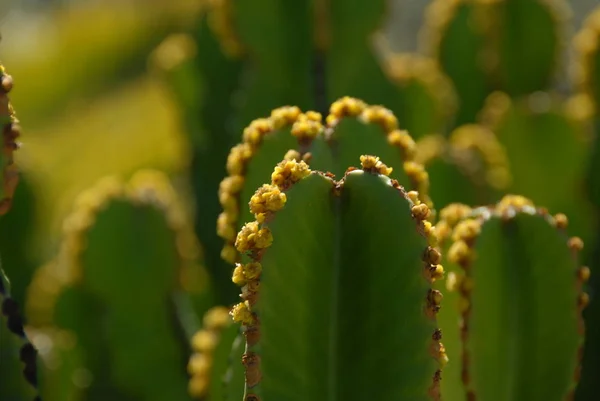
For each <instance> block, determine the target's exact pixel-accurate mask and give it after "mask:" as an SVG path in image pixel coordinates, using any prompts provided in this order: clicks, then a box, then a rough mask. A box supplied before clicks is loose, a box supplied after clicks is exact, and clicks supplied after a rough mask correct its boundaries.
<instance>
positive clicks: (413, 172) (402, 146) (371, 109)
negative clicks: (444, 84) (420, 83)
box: [325, 96, 433, 208]
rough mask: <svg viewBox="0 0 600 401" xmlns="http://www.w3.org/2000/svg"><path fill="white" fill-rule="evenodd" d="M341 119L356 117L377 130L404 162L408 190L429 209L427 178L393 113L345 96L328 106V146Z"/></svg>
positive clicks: (408, 139) (412, 141)
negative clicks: (409, 186) (374, 126)
mask: <svg viewBox="0 0 600 401" xmlns="http://www.w3.org/2000/svg"><path fill="white" fill-rule="evenodd" d="M345 118H356V119H358V120H359V121H361V122H363V123H364V124H374V125H377V126H379V127H380V128H381V130H382V131H383V134H384V135H385V138H386V140H387V142H388V144H389V145H391V146H392V147H394V148H396V149H397V150H398V151H399V153H400V157H401V158H402V160H403V161H404V164H403V170H404V173H405V174H406V175H407V176H408V178H409V180H410V184H411V187H412V188H414V189H415V190H416V191H418V192H419V196H420V198H421V199H422V200H423V202H424V203H425V204H427V205H428V206H429V207H430V208H433V201H432V200H431V198H430V197H429V175H428V174H427V171H425V168H424V167H423V165H422V164H420V163H418V162H417V161H416V160H415V156H416V144H415V141H414V139H413V138H412V137H411V136H410V134H409V133H408V131H406V130H401V129H399V128H398V119H397V118H396V116H395V115H394V113H393V112H392V111H391V110H389V109H387V108H385V107H383V106H377V105H368V104H366V103H365V102H363V101H362V100H360V99H356V98H352V97H347V96H346V97H343V98H340V99H338V100H337V101H335V102H334V103H332V105H331V107H330V109H329V115H328V116H327V118H326V123H327V124H326V130H325V135H326V139H327V140H328V141H330V143H331V142H333V141H335V137H334V133H335V129H336V126H338V125H339V124H340V123H341V122H342V119H345Z"/></svg>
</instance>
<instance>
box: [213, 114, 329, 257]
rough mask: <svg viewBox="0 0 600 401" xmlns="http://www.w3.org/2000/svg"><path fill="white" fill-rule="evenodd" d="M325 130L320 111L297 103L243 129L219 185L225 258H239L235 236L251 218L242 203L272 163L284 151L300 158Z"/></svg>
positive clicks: (270, 167) (262, 178)
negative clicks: (225, 175) (309, 109)
mask: <svg viewBox="0 0 600 401" xmlns="http://www.w3.org/2000/svg"><path fill="white" fill-rule="evenodd" d="M322 130H323V125H322V124H321V115H320V114H319V113H315V112H308V113H302V112H301V111H300V109H299V108H298V107H281V108H278V109H275V110H273V111H272V112H271V116H270V117H269V118H261V119H257V120H254V121H253V122H252V123H250V125H249V126H248V127H247V128H245V129H244V133H243V137H242V139H243V142H242V143H241V144H239V145H237V146H235V147H233V148H232V149H231V152H230V153H229V157H228V158H227V173H228V174H229V175H228V176H227V177H226V178H225V179H224V180H223V181H222V182H221V185H220V188H219V200H220V202H221V206H222V208H223V212H222V213H221V214H220V215H219V218H218V221H217V232H218V234H219V236H220V237H221V238H223V239H225V240H226V244H225V247H224V248H223V251H222V253H221V255H222V257H223V259H225V260H226V261H228V262H230V263H234V262H236V261H237V260H238V253H237V251H236V250H235V247H234V242H235V236H236V233H237V231H238V230H239V229H240V227H241V225H242V224H243V223H244V222H246V221H249V220H251V218H252V214H251V213H249V212H248V211H247V209H246V208H242V207H241V204H243V203H245V202H247V201H248V200H249V199H250V197H251V196H252V194H253V193H254V190H255V188H256V187H258V186H259V185H260V184H261V183H262V182H264V180H265V179H267V178H268V177H269V175H270V173H271V171H272V169H273V165H275V164H276V163H277V162H278V161H279V160H281V157H282V156H283V155H285V154H286V153H289V154H288V157H289V158H292V159H293V158H298V159H300V158H301V153H300V152H302V153H304V151H305V150H306V147H307V145H308V144H309V143H310V141H312V139H313V138H314V137H315V136H316V135H317V134H319V133H321V132H322ZM293 149H298V150H299V151H294V150H293ZM289 150H292V151H291V152H288V151H289Z"/></svg>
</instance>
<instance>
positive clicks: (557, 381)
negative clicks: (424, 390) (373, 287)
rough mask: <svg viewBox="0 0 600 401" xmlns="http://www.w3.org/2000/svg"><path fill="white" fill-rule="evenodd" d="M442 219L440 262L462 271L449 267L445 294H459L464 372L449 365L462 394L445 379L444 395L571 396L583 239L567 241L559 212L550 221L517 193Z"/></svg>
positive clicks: (579, 331)
mask: <svg viewBox="0 0 600 401" xmlns="http://www.w3.org/2000/svg"><path fill="white" fill-rule="evenodd" d="M442 214H443V215H445V217H446V218H447V219H448V220H446V221H447V222H448V221H449V222H450V223H451V224H448V225H449V226H454V229H453V232H452V241H453V243H452V245H451V246H450V248H449V250H448V254H447V256H448V260H449V262H450V263H451V265H457V266H460V268H461V269H460V270H458V269H453V268H452V267H449V269H450V271H451V273H449V274H451V277H452V280H451V281H452V283H451V288H449V290H452V291H458V294H459V297H458V305H456V306H458V310H459V311H460V314H461V316H460V318H459V320H460V321H461V324H460V333H459V335H460V338H461V339H462V341H463V344H462V350H461V358H462V369H461V370H460V373H459V371H458V368H459V367H458V365H456V366H454V368H453V369H449V372H448V374H450V375H452V376H454V377H452V378H453V379H454V378H456V377H459V376H460V377H461V378H462V382H463V384H464V386H465V389H464V390H463V389H460V388H457V387H456V385H455V384H456V382H454V383H453V382H452V381H451V380H450V381H448V386H447V390H448V393H450V394H451V395H452V396H451V397H450V398H451V399H452V397H456V399H460V398H464V392H465V390H466V394H467V399H497V400H514V399H530V400H535V399H540V400H542V399H543V400H546V399H565V398H567V396H572V395H573V394H572V393H573V392H574V388H575V384H576V382H577V381H578V380H579V362H580V361H579V359H580V357H581V354H582V345H583V344H582V343H583V335H584V326H583V320H582V317H581V310H582V309H583V308H584V307H585V306H586V304H587V302H588V295H587V294H586V293H584V292H582V285H583V284H584V283H585V281H586V280H587V279H588V277H589V274H590V270H589V268H588V267H585V266H584V267H580V266H579V265H578V263H580V262H579V259H578V254H579V251H581V249H582V247H583V242H582V241H581V239H580V238H578V237H572V238H568V237H567V236H566V235H565V229H566V227H567V218H566V216H565V215H564V214H557V215H555V216H551V215H549V214H548V212H547V211H546V210H545V209H541V208H536V207H535V206H534V205H533V203H532V202H531V201H530V200H528V199H526V198H523V197H520V196H506V197H504V198H503V199H502V200H501V201H500V202H499V203H498V204H497V205H496V206H495V207H488V208H479V209H473V210H470V208H468V207H467V206H466V205H462V206H461V205H456V206H452V207H450V209H447V210H446V211H443V212H442ZM550 261H551V262H550ZM549 265H552V266H553V270H552V274H548V270H547V267H548V266H549ZM449 266H450V265H449ZM566 282H569V283H571V284H570V285H565V283H566ZM452 287H453V288H452ZM455 301H456V300H455ZM539 305H543V306H542V307H540V306H539ZM452 313H453V311H450V312H449V315H451V314H452ZM454 318H456V317H454ZM548 333H553V334H552V335H548ZM508 339H510V340H508ZM507 340H508V341H510V342H511V344H507V343H506V341H507ZM549 354H551V355H552V356H551V357H549ZM457 393H458V394H457Z"/></svg>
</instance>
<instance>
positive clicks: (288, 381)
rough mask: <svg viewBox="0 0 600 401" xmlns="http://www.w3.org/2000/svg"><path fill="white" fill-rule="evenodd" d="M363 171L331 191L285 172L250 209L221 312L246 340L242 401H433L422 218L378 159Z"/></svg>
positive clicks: (429, 253)
mask: <svg viewBox="0 0 600 401" xmlns="http://www.w3.org/2000/svg"><path fill="white" fill-rule="evenodd" d="M361 166H362V169H360V170H358V169H353V168H350V169H348V171H347V173H346V174H345V175H344V178H343V179H342V180H341V181H338V182H336V181H334V180H333V178H331V177H330V175H326V174H323V173H319V172H315V171H311V170H310V169H309V167H308V165H307V164H306V163H304V162H302V161H300V162H297V161H295V160H284V161H282V162H281V163H279V164H278V165H277V166H276V168H275V170H274V172H273V174H272V180H271V184H268V185H267V184H265V185H263V186H262V187H260V188H259V189H258V190H257V191H256V193H255V194H254V196H253V197H252V198H251V200H250V210H251V211H252V212H253V213H254V214H255V218H256V220H255V221H253V222H251V223H247V224H246V225H245V226H244V227H243V228H242V229H241V230H240V232H239V234H238V236H237V239H236V247H237V250H238V251H239V252H242V253H243V254H244V255H245V256H244V258H243V259H244V260H243V262H242V263H239V264H237V266H236V269H235V270H234V273H233V281H234V282H235V283H236V284H238V285H240V286H242V294H241V296H242V299H243V302H241V303H240V304H238V305H236V306H235V307H234V308H233V309H232V311H231V314H232V316H233V319H234V321H237V322H241V323H242V324H243V332H244V335H245V337H246V350H245V353H244V355H243V356H242V364H243V365H244V367H245V377H246V392H245V396H244V400H247V401H249V400H257V399H277V400H300V399H302V400H304V399H314V400H329V401H331V400H338V399H339V400H342V399H343V400H364V399H399V398H403V397H408V398H410V399H414V400H427V399H434V400H438V399H439V382H440V380H441V374H440V365H443V364H444V363H445V360H446V358H445V351H444V347H443V345H442V344H441V343H440V340H441V332H440V331H439V330H438V329H437V328H436V323H435V315H436V313H437V311H438V310H439V308H440V301H441V297H442V296H441V294H440V293H439V292H438V291H434V290H432V289H431V283H432V282H433V281H435V280H436V279H439V278H441V276H442V274H443V268H442V267H441V265H439V259H440V254H439V253H438V252H437V251H435V250H434V249H433V248H432V247H431V246H429V245H428V242H429V243H432V244H433V245H435V236H434V235H433V234H432V232H433V231H432V227H431V224H430V223H429V222H428V221H427V220H426V219H427V218H428V217H429V214H430V210H429V208H428V207H427V205H425V204H424V203H421V202H420V201H419V200H418V198H417V194H416V193H414V192H413V193H406V192H405V191H404V189H403V188H402V187H401V186H400V185H399V184H398V183H397V181H395V180H391V179H390V178H388V177H387V176H388V175H389V174H390V173H391V168H390V167H388V166H386V165H385V164H383V163H382V162H381V161H380V160H379V158H377V157H373V156H362V157H361ZM374 226H377V227H378V229H377V230H374V229H372V227H374ZM394 316H402V318H401V319H395V318H394ZM357 319H358V321H360V324H357ZM298 333H304V334H303V335H302V337H301V338H300V337H299V336H298ZM373 343H378V344H382V345H385V346H381V347H378V348H377V349H378V350H379V351H377V352H374V350H375V351H376V350H377V349H375V348H373V347H372V344H373ZM397 355H403V357H402V358H400V359H399V358H397V357H396V356H397Z"/></svg>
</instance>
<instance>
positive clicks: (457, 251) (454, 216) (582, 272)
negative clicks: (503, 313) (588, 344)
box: [440, 195, 590, 400]
mask: <svg viewBox="0 0 600 401" xmlns="http://www.w3.org/2000/svg"><path fill="white" fill-rule="evenodd" d="M440 214H441V216H442V218H443V219H444V222H445V224H446V225H447V227H448V229H447V230H448V231H446V232H450V231H451V232H452V240H453V243H452V245H451V247H450V249H449V250H448V260H449V261H450V262H451V263H455V264H457V265H459V266H460V267H461V268H462V269H463V271H464V275H461V277H458V275H453V277H451V278H450V277H449V280H448V283H447V284H448V289H449V290H458V291H459V293H460V295H461V301H462V302H461V314H462V318H463V322H464V323H463V324H462V325H461V338H462V343H463V349H462V360H463V371H462V380H463V384H464V385H465V388H466V391H467V398H468V399H469V400H476V399H477V397H476V394H475V393H474V390H473V386H472V383H471V380H470V375H469V368H470V365H469V360H470V355H469V351H468V350H467V347H466V346H465V344H466V342H467V340H468V338H469V321H470V312H471V304H470V299H471V295H470V294H471V291H472V289H473V282H472V278H471V270H472V269H471V266H472V264H473V262H474V261H475V259H476V258H477V255H475V251H474V248H475V244H476V242H477V239H478V237H479V235H480V234H481V231H482V227H483V225H484V224H485V223H486V222H487V221H489V220H490V219H491V218H492V217H497V218H501V219H502V220H503V221H508V220H511V219H513V218H514V217H516V216H517V215H518V214H529V215H537V216H541V217H543V218H544V219H545V220H546V221H547V223H548V224H549V225H550V226H552V227H555V228H556V229H557V230H558V231H559V232H562V233H564V232H565V229H566V228H567V225H568V220H567V217H566V216H565V215H564V214H561V213H559V214H556V215H554V216H552V215H550V214H549V213H548V211H547V210H546V209H543V208H540V207H536V206H535V205H534V204H533V202H532V201H531V200H529V199H527V198H525V197H523V196H516V195H506V196H505V197H504V198H503V199H502V200H500V202H498V203H497V204H496V205H495V206H489V207H480V208H476V209H471V208H470V207H468V206H466V205H460V204H454V205H450V206H448V207H447V208H445V209H443V210H442V211H441V212H440ZM566 245H567V246H568V248H569V249H570V251H571V252H572V255H573V258H574V260H578V259H579V253H580V251H581V250H582V249H583V241H582V240H581V239H580V238H579V237H571V238H568V240H567V241H566ZM589 275H590V269H589V268H588V267H586V266H582V267H580V268H579V269H578V271H577V273H576V280H575V285H576V288H577V291H578V294H579V295H578V299H576V300H573V301H574V303H575V304H576V306H577V312H578V332H579V335H580V336H581V338H582V339H583V336H584V334H585V327H584V320H583V317H582V311H583V309H584V308H585V306H586V305H587V303H588V302H589V296H588V294H587V293H585V292H584V291H583V285H584V284H585V282H586V281H587V280H588V278H589ZM582 354H583V341H580V345H579V350H578V352H577V360H578V364H577V367H576V369H575V372H574V373H573V383H577V382H578V381H579V376H580V365H579V362H580V361H581V357H582ZM572 387H574V386H572ZM574 391H575V389H574V388H572V389H571V390H570V393H569V396H568V397H567V399H572V397H573V395H574ZM569 397H571V398H569Z"/></svg>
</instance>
